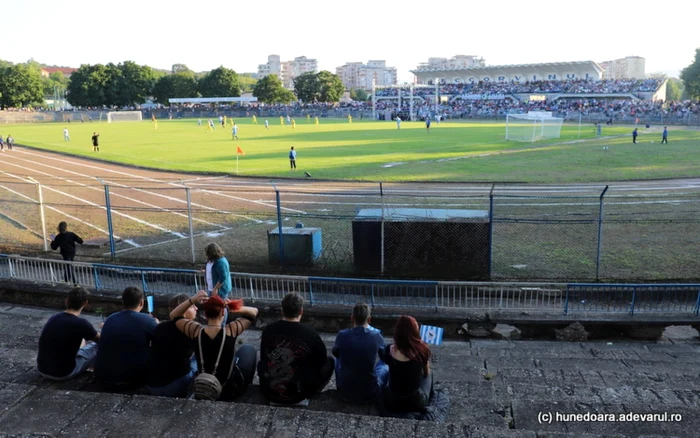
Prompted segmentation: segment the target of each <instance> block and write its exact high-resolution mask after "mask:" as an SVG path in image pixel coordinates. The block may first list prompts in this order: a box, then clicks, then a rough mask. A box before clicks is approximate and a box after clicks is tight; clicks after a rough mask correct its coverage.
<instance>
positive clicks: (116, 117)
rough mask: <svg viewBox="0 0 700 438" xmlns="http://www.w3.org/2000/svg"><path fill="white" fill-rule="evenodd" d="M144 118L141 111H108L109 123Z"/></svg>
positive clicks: (137, 120)
mask: <svg viewBox="0 0 700 438" xmlns="http://www.w3.org/2000/svg"><path fill="white" fill-rule="evenodd" d="M141 120H143V115H142V114H141V111H110V112H108V113H107V123H116V122H140V121H141Z"/></svg>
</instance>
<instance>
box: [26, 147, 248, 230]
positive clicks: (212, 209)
mask: <svg viewBox="0 0 700 438" xmlns="http://www.w3.org/2000/svg"><path fill="white" fill-rule="evenodd" d="M23 153H25V154H28V155H34V156H38V157H42V155H39V154H34V153H31V152H26V151H23ZM42 158H46V157H42ZM53 160H54V161H60V162H64V163H67V164H71V165H74V166H83V167H87V168H90V169H97V170H103V171H106V172H112V173H116V174H119V175H126V176H130V177H133V178H138V179H143V180H146V181H151V182H157V183H159V184H166V185H169V186H174V187H182V188H184V186H183V185H182V184H180V183H175V182H169V181H162V180H158V179H154V178H150V177H147V176H141V175H135V174H129V173H126V172H121V171H118V170H112V169H106V168H102V167H97V166H92V165H89V164H83V163H79V162H74V161H68V160H63V159H58V158H55V159H53ZM105 182H108V181H105ZM138 190H143V189H138ZM210 193H213V194H216V195H221V194H220V193H217V192H210ZM151 194H152V195H154V196H161V197H164V198H167V199H171V200H174V201H177V202H183V203H186V201H183V200H181V199H177V198H172V197H169V196H166V195H162V194H156V193H151ZM238 199H239V200H241V201H246V202H250V200H248V199H245V198H238ZM192 205H193V206H197V207H200V208H203V209H206V210H210V211H216V212H220V213H226V214H230V215H233V216H236V217H240V218H243V219H247V220H250V221H253V222H255V223H261V222H262V221H260V220H258V219H255V218H252V217H248V216H245V215H241V214H237V213H233V212H230V211H222V210H219V209H216V208H213V207H209V206H206V205H201V204H192Z"/></svg>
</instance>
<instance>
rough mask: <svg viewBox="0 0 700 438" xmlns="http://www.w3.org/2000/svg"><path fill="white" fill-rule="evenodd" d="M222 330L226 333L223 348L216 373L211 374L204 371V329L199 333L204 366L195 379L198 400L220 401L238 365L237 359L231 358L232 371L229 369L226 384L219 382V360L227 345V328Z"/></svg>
mask: <svg viewBox="0 0 700 438" xmlns="http://www.w3.org/2000/svg"><path fill="white" fill-rule="evenodd" d="M221 329H222V330H223V331H224V333H223V336H222V337H221V348H219V355H218V356H217V357H216V363H215V364H214V371H213V372H212V373H211V374H209V373H207V372H205V371H204V353H203V352H202V332H203V331H204V328H202V329H201V330H200V331H199V336H198V337H197V340H198V342H199V361H200V363H201V365H202V370H201V371H200V373H199V375H197V377H195V379H194V396H195V398H196V399H197V400H210V401H216V400H218V399H219V397H221V391H222V390H223V389H224V385H225V384H226V382H228V380H229V378H230V377H231V373H232V372H233V367H234V365H235V363H236V361H235V357H232V358H231V369H229V371H228V375H227V376H226V382H224V383H223V384H222V383H221V382H219V379H217V378H216V370H217V368H219V360H220V359H221V353H223V351H224V344H225V343H226V327H222V328H221Z"/></svg>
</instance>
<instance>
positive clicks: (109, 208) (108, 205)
mask: <svg viewBox="0 0 700 438" xmlns="http://www.w3.org/2000/svg"><path fill="white" fill-rule="evenodd" d="M104 187H105V210H106V211H107V230H108V231H109V253H110V255H111V256H112V260H114V258H115V257H116V252H115V250H114V227H113V226H112V204H111V203H110V201H109V186H108V185H107V184H104Z"/></svg>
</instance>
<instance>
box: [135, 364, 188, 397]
mask: <svg viewBox="0 0 700 438" xmlns="http://www.w3.org/2000/svg"><path fill="white" fill-rule="evenodd" d="M196 374H197V359H196V358H195V357H194V355H193V356H192V358H191V359H190V372H189V373H187V374H185V375H184V376H182V377H180V378H178V379H175V380H174V381H172V382H170V383H168V384H167V385H165V386H159V387H155V386H146V389H148V392H150V393H151V395H159V396H161V397H184V396H186V395H187V390H188V389H189V388H190V385H191V384H192V381H193V380H194V376H195V375H196Z"/></svg>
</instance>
